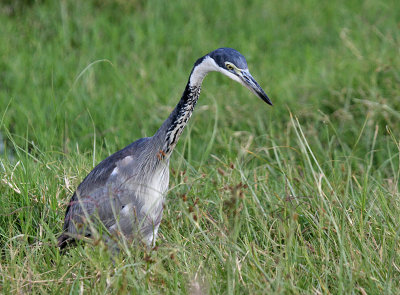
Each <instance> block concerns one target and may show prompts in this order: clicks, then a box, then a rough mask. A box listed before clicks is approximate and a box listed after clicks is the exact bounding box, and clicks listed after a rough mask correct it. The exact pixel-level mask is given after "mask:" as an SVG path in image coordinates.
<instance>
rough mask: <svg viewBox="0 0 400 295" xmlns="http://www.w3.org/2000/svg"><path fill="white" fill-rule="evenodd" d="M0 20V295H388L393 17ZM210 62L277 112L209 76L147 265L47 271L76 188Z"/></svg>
mask: <svg viewBox="0 0 400 295" xmlns="http://www.w3.org/2000/svg"><path fill="white" fill-rule="evenodd" d="M0 23H1V25H0V57H1V58H0V133H1V136H2V139H1V141H2V142H1V143H0V147H2V148H1V158H0V160H1V163H0V176H1V182H0V196H1V197H0V247H1V257H0V293H5V294H7V293H13V294H16V293H18V294H19V293H31V294H46V293H47V294H58V293H70V294H78V293H84V294H89V293H92V294H109V293H112V294H114V293H115V294H147V293H149V294H160V293H169V294H179V293H190V294H202V293H210V294H221V293H222V294H399V292H400V192H399V187H400V185H399V177H400V162H399V159H400V70H399V69H400V50H399V48H400V4H399V2H398V1H396V0H387V1H376V0H367V1H316V0H315V1H312V0H306V1H289V0H282V1H262V0H254V1H226V2H223V1H209V0H204V1H190V2H189V1H187V2H186V1H176V2H167V1H160V0H150V1H141V0H133V1H128V0H118V1H111V0H107V1H100V0H90V1H75V0H60V1H44V0H43V1H28V0H25V1H22V0H20V1H2V2H1V4H0ZM218 47H233V48H235V49H237V50H239V51H240V52H242V53H243V54H244V55H245V56H246V57H247V61H248V64H249V68H250V71H251V72H252V74H253V76H254V77H255V78H256V79H257V80H258V82H259V83H260V84H261V86H262V87H263V88H264V90H265V91H266V92H267V94H268V95H269V97H270V98H271V100H272V101H273V103H274V107H272V108H271V107H269V106H267V105H266V104H265V103H263V102H262V101H261V100H259V99H258V98H256V97H255V96H254V95H253V94H251V93H249V92H248V91H247V90H246V89H245V88H244V87H242V86H240V85H238V84H237V83H234V82H233V81H230V80H228V79H227V78H226V77H223V76H221V75H219V74H216V73H213V74H210V75H209V76H208V77H207V78H206V80H205V82H204V84H203V92H202V96H201V98H200V100H199V103H198V105H197V107H196V110H195V112H194V114H193V117H192V119H191V121H190V123H189V126H188V127H187V128H186V130H185V132H184V134H183V136H182V138H181V140H180V142H179V144H178V145H177V147H176V150H175V152H174V154H173V156H172V159H171V166H172V167H171V172H172V173H171V174H172V175H171V180H170V191H169V193H168V197H167V203H166V208H165V211H164V218H163V221H162V223H161V227H160V235H159V238H158V240H157V247H156V249H154V250H153V251H151V252H146V251H145V250H144V249H138V248H130V249H125V250H124V251H122V253H121V255H120V256H119V257H114V258H112V257H110V255H109V253H108V251H107V250H106V248H105V247H104V245H103V244H102V243H100V244H98V245H97V246H93V245H91V244H85V245H80V246H78V247H77V248H75V249H72V250H70V251H69V252H68V253H67V254H66V255H60V254H59V252H58V251H57V249H56V247H55V245H56V237H57V235H58V234H59V233H60V232H61V229H62V223H63V218H64V212H65V208H66V204H67V202H68V200H69V198H70V196H71V194H72V193H73V191H74V190H75V188H76V186H77V185H78V184H79V183H80V181H81V180H82V179H83V178H84V177H85V175H86V174H87V173H88V172H89V171H90V170H91V169H92V168H93V167H94V165H96V163H98V162H99V161H101V160H102V159H104V158H105V157H106V156H108V155H110V154H111V153H113V152H115V151H117V150H119V149H121V148H123V147H124V146H126V145H128V144H129V143H131V142H132V141H134V140H136V139H138V138H140V137H143V136H151V135H152V134H153V133H154V132H155V131H156V130H157V128H158V127H159V126H160V125H161V124H162V122H163V120H164V119H165V118H167V116H168V114H169V112H170V111H171V110H172V109H173V107H174V106H175V104H176V103H177V101H178V100H179V98H180V95H181V93H182V92H183V89H184V86H185V84H186V81H187V77H188V75H189V73H190V70H191V67H192V65H193V63H194V62H195V60H196V59H197V58H198V57H200V56H202V55H204V54H206V53H207V52H209V51H211V50H213V49H216V48H218Z"/></svg>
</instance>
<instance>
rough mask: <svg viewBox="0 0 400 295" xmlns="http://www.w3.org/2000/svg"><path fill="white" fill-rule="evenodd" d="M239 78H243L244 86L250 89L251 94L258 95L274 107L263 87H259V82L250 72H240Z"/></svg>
mask: <svg viewBox="0 0 400 295" xmlns="http://www.w3.org/2000/svg"><path fill="white" fill-rule="evenodd" d="M239 77H240V78H241V80H242V82H243V85H244V86H246V87H247V88H248V89H250V91H251V92H253V93H254V94H255V95H257V96H258V97H259V98H261V99H262V100H263V101H265V102H266V103H267V104H269V105H271V106H272V102H271V100H270V99H269V98H268V96H267V94H266V93H265V92H264V90H263V89H262V88H261V86H260V85H258V83H257V81H256V80H255V79H254V78H253V76H252V75H251V74H250V72H249V71H248V70H242V71H240V74H239Z"/></svg>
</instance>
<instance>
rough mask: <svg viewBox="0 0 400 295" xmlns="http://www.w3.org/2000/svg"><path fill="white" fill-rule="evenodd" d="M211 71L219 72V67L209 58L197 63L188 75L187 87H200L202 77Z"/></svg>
mask: <svg viewBox="0 0 400 295" xmlns="http://www.w3.org/2000/svg"><path fill="white" fill-rule="evenodd" d="M212 71H219V66H218V65H217V63H216V62H215V61H214V59H212V58H211V57H209V56H206V57H205V58H204V59H203V61H202V62H201V63H199V64H198V65H197V66H196V67H195V68H194V69H193V72H192V74H191V75H190V80H189V86H201V83H203V79H204V77H205V76H206V75H207V74H208V73H209V72H212Z"/></svg>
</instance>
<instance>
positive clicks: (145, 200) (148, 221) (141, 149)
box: [58, 48, 272, 249]
mask: <svg viewBox="0 0 400 295" xmlns="http://www.w3.org/2000/svg"><path fill="white" fill-rule="evenodd" d="M210 71H218V72H221V73H222V74H224V75H226V76H228V77H229V78H231V79H233V80H235V81H237V82H239V83H241V84H242V85H244V86H245V87H247V88H249V89H250V90H251V91H252V92H253V93H255V94H256V95H257V96H259V97H260V98H261V99H262V100H264V101H265V102H267V103H268V104H271V101H270V100H269V98H268V97H267V95H266V94H265V92H264V91H263V90H262V88H261V87H260V86H259V85H258V84H257V82H256V81H255V80H254V78H253V77H252V76H251V74H250V72H249V71H248V68H247V62H246V59H245V58H244V56H243V55H241V54H240V53H239V52H238V51H236V50H234V49H231V48H220V49H217V50H214V51H212V52H210V53H209V54H207V55H205V56H203V57H202V58H200V59H198V60H197V61H196V63H195V64H194V67H193V69H192V72H191V73H190V76H189V80H188V83H187V85H186V88H185V90H184V92H183V95H182V98H181V100H180V101H179V103H178V104H177V106H176V107H175V109H174V110H173V111H172V113H171V114H170V115H169V117H168V118H167V120H165V122H164V123H163V124H162V126H161V127H160V129H159V130H158V131H157V132H156V133H155V134H154V136H152V137H147V138H142V139H139V140H137V141H135V142H133V143H132V144H130V145H128V146H127V147H125V148H124V149H122V150H120V151H118V152H116V153H114V154H112V155H111V156H109V157H108V158H106V159H105V160H103V161H102V162H101V163H100V164H98V165H97V166H96V167H95V168H94V169H93V170H92V171H91V172H90V173H89V174H88V175H87V176H86V178H85V179H84V180H83V181H82V183H81V184H80V185H79V186H78V188H77V190H76V192H75V193H74V195H73V196H72V198H71V200H70V202H69V205H68V207H67V210H66V214H65V221H64V227H63V233H62V234H61V235H60V237H59V238H58V246H59V247H60V248H61V249H63V248H64V247H66V246H67V245H68V244H71V243H73V242H75V241H76V240H77V239H81V238H82V237H84V236H86V237H91V236H94V234H95V232H96V233H99V232H100V233H101V232H103V233H104V234H106V236H107V237H108V238H107V240H109V239H110V238H114V237H117V238H118V237H120V236H124V237H125V238H128V239H129V240H141V241H143V242H145V243H146V244H147V245H148V246H151V245H154V243H155V239H156V236H157V232H158V227H159V225H160V222H161V218H162V212H163V203H164V198H165V194H166V192H167V190H168V182H169V158H170V155H171V153H172V151H173V149H174V147H175V145H176V143H177V141H178V139H179V137H180V135H181V134H182V132H183V129H184V128H185V126H186V124H187V122H188V120H189V119H190V117H191V115H192V112H193V109H194V107H195V105H196V102H197V100H198V98H199V96H200V90H201V84H202V81H203V79H204V77H205V76H206V75H207V73H208V72H210ZM271 105H272V104H271Z"/></svg>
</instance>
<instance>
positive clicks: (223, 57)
mask: <svg viewBox="0 0 400 295" xmlns="http://www.w3.org/2000/svg"><path fill="white" fill-rule="evenodd" d="M207 57H209V58H211V59H212V60H213V61H214V62H215V64H216V65H214V67H215V66H216V68H215V69H214V70H217V71H218V72H220V73H222V74H224V75H225V76H228V77H229V78H231V79H232V80H234V81H236V82H239V83H240V84H242V85H243V86H245V87H246V88H248V89H249V90H250V91H251V92H253V93H254V94H255V95H257V96H258V97H259V98H261V99H262V100H263V101H265V102H266V103H267V104H269V105H272V102H271V100H270V99H269V98H268V96H267V94H266V93H265V92H264V90H263V89H262V88H261V86H260V85H259V84H258V83H257V81H256V80H255V79H254V78H253V76H252V75H251V74H250V72H249V69H248V66H247V62H246V58H245V57H244V56H243V55H242V54H240V52H238V51H237V50H235V49H232V48H219V49H216V50H214V51H212V52H210V53H209V54H207V55H206V56H205V57H204V58H207Z"/></svg>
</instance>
